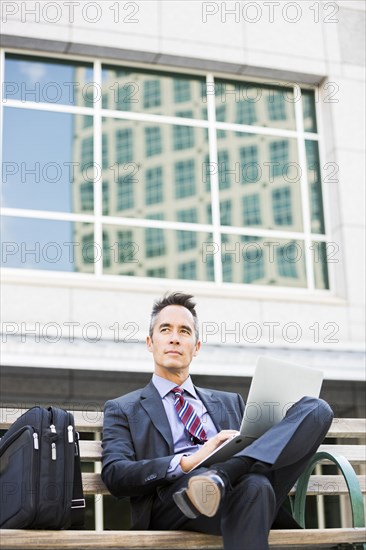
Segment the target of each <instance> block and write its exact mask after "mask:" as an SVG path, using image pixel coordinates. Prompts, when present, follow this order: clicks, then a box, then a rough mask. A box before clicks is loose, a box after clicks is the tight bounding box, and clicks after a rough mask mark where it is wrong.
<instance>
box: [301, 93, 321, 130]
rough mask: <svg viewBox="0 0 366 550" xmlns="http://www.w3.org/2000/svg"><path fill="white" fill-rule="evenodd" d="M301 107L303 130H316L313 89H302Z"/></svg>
mask: <svg viewBox="0 0 366 550" xmlns="http://www.w3.org/2000/svg"><path fill="white" fill-rule="evenodd" d="M301 97H302V109H303V117H304V130H305V132H317V124H316V111H315V94H314V90H302V91H301Z"/></svg>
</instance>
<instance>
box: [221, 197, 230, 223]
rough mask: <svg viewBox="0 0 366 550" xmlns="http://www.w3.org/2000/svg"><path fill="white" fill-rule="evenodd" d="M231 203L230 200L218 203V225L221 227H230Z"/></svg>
mask: <svg viewBox="0 0 366 550" xmlns="http://www.w3.org/2000/svg"><path fill="white" fill-rule="evenodd" d="M231 213H232V203H231V200H230V199H229V200H225V201H220V223H221V225H232V216H231Z"/></svg>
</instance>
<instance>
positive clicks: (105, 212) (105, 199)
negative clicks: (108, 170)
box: [102, 181, 109, 216]
mask: <svg viewBox="0 0 366 550" xmlns="http://www.w3.org/2000/svg"><path fill="white" fill-rule="evenodd" d="M102 202H103V216H108V212H109V183H108V181H103V182H102Z"/></svg>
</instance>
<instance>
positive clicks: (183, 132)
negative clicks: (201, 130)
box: [173, 126, 194, 151]
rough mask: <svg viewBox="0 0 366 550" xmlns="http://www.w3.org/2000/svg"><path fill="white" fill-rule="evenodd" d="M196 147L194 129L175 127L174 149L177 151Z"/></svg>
mask: <svg viewBox="0 0 366 550" xmlns="http://www.w3.org/2000/svg"><path fill="white" fill-rule="evenodd" d="M191 147H194V128H192V127H190V126H173V148H174V150H175V151H180V150H181V149H190V148H191Z"/></svg>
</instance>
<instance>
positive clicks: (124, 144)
mask: <svg viewBox="0 0 366 550" xmlns="http://www.w3.org/2000/svg"><path fill="white" fill-rule="evenodd" d="M107 144H108V142H107ZM116 161H117V162H118V164H126V163H128V162H132V161H133V132H132V129H130V128H126V129H121V130H117V132H116Z"/></svg>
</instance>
